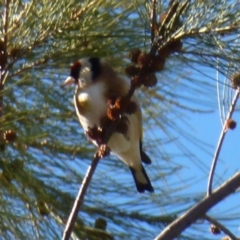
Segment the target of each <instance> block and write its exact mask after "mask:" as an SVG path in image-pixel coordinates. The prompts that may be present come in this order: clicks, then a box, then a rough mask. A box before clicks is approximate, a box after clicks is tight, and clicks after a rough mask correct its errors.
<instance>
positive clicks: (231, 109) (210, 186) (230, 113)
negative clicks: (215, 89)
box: [207, 89, 240, 195]
mask: <svg viewBox="0 0 240 240" xmlns="http://www.w3.org/2000/svg"><path fill="white" fill-rule="evenodd" d="M239 95H240V92H239V89H237V90H236V93H235V96H234V98H233V101H232V104H231V107H230V109H229V112H228V115H227V118H226V121H225V123H224V125H223V128H222V132H221V134H220V137H219V141H218V145H217V148H216V152H215V154H214V157H213V160H212V165H211V169H210V173H209V178H208V188H207V194H208V195H210V194H211V193H212V182H213V176H214V173H215V169H216V165H217V160H218V157H219V154H220V151H221V149H222V144H223V141H224V138H225V135H226V126H227V122H228V120H229V119H231V117H232V115H233V112H234V110H235V107H236V104H237V100H238V98H239Z"/></svg>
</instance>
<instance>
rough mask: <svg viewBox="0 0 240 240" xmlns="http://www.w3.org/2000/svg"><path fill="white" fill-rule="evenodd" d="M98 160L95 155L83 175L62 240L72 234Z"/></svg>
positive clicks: (65, 239) (97, 156)
mask: <svg viewBox="0 0 240 240" xmlns="http://www.w3.org/2000/svg"><path fill="white" fill-rule="evenodd" d="M99 160H100V157H99V155H98V154H97V153H96V154H95V156H94V159H93V161H92V164H91V166H89V168H88V170H87V172H86V174H85V177H84V179H83V181H82V185H81V187H80V189H79V191H78V195H77V197H76V199H75V202H74V205H73V208H72V211H71V213H70V215H69V217H68V221H67V224H66V227H65V229H64V232H63V237H62V240H67V239H69V238H70V236H71V234H72V231H73V227H74V223H75V221H76V219H77V215H78V212H79V210H80V208H81V206H82V204H83V200H84V196H85V194H86V192H87V188H88V186H89V184H90V182H91V179H92V176H93V174H94V172H95V170H96V168H97V165H98V162H99Z"/></svg>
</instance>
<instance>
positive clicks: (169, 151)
mask: <svg viewBox="0 0 240 240" xmlns="http://www.w3.org/2000/svg"><path fill="white" fill-rule="evenodd" d="M154 4H155V5H156V11H153V10H154V9H155V8H154V7H153V6H154ZM239 7H240V6H239V4H238V3H235V2H234V1H233V2H231V3H229V2H228V1H214V3H213V2H211V1H187V0H186V1H179V2H178V1H159V2H158V3H156V2H155V1H152V2H151V1H140V0H136V1H125V0H124V1H111V0H109V1H106V0H105V1H103V0H93V1H75V0H70V1H66V0H62V1H55V2H54V1H47V0H45V1H43V0H38V1H35V0H30V1H22V0H16V1H13V0H2V1H1V2H0V9H1V21H0V121H1V125H0V135H1V137H0V153H1V158H0V169H1V173H0V186H1V187H0V194H1V197H0V206H1V221H0V232H1V237H2V238H3V239H59V238H61V236H62V233H63V231H64V227H65V224H66V221H67V218H68V216H69V213H70V211H71V208H72V205H73V202H74V199H75V197H76V195H77V191H78V188H79V185H80V184H81V183H82V180H83V177H84V175H85V173H86V171H87V167H88V166H89V165H90V164H91V161H92V158H93V154H94V152H95V147H94V146H92V145H91V144H90V143H89V142H88V139H87V138H86V136H85V135H84V132H83V131H82V129H81V127H80V125H79V123H78V119H77V116H76V114H75V110H74V107H73V104H72V102H71V99H72V96H73V93H74V89H71V88H69V89H62V88H61V87H60V85H61V83H62V82H63V81H64V79H65V77H66V76H67V75H68V74H69V67H70V64H71V63H72V62H74V61H76V60H78V59H80V58H82V57H85V56H97V57H104V58H105V59H106V60H107V61H109V62H110V63H111V64H112V65H113V66H114V67H115V69H116V70H117V71H119V72H121V73H123V72H124V69H125V67H126V66H128V65H129V58H128V54H129V53H130V52H131V50H132V49H136V48H137V49H141V51H142V52H143V53H149V51H150V50H151V49H152V51H153V52H154V54H155V53H157V52H159V55H160V56H164V57H163V58H164V63H163V64H162V65H161V67H159V71H158V73H157V78H158V84H157V86H154V87H153V88H145V87H142V88H140V89H139V91H138V97H139V99H140V101H141V104H142V108H143V115H144V130H145V133H144V142H143V147H144V149H147V151H148V152H149V154H150V155H151V158H152V159H154V160H153V163H152V165H151V166H149V167H148V169H147V170H148V172H149V175H150V178H151V179H152V181H153V185H154V187H155V195H150V194H143V195H139V194H137V192H136V190H135V188H134V182H133V181H132V176H131V175H130V173H129V172H128V169H127V167H126V166H124V165H123V163H122V162H120V161H118V160H116V159H115V158H114V157H112V156H109V157H107V158H104V159H102V160H101V161H100V163H99V165H98V168H97V170H96V172H95V174H94V177H93V179H92V180H91V184H90V186H89V188H88V191H87V194H86V196H85V199H84V204H83V207H82V208H81V211H80V213H79V217H78V219H77V221H76V224H75V228H74V231H73V233H72V238H73V239H74V237H75V239H77V238H78V239H153V238H154V237H155V236H156V235H157V234H158V233H159V232H160V231H161V230H163V229H164V228H165V227H166V226H167V225H168V224H170V223H171V222H172V221H173V220H175V219H177V218H178V216H179V215H181V214H182V213H183V212H185V210H186V209H187V208H189V207H190V206H192V205H193V204H194V203H196V202H198V201H200V199H201V198H202V197H203V196H204V194H205V193H202V192H198V191H195V192H194V193H192V192H191V191H189V192H188V190H189V189H188V188H187V187H188V186H192V184H194V183H195V182H194V181H193V180H192V179H189V178H188V176H184V178H183V179H182V178H181V177H179V174H180V172H181V170H182V169H183V168H186V165H187V164H188V162H187V161H189V162H193V164H195V165H196V166H197V167H198V168H199V169H200V171H202V173H203V174H205V179H206V178H207V174H208V170H209V166H208V165H206V162H205V161H204V160H203V159H198V158H197V157H196V156H195V155H194V151H195V149H196V146H197V148H198V151H200V150H202V151H209V148H208V147H207V146H206V145H205V144H204V143H201V142H199V141H198V139H197V138H196V137H195V136H194V134H192V132H191V129H190V128H189V127H188V124H189V123H188V122H187V119H184V117H183V115H184V114H186V113H187V114H193V113H198V112H201V113H208V111H209V110H210V109H211V108H213V107H214V106H213V104H212V103H211V98H210V97H209V98H208V96H210V95H214V94H215V93H214V90H215V80H212V79H211V77H212V74H211V72H209V74H208V73H206V72H205V71H204V69H205V68H209V69H210V68H212V69H217V70H218V71H219V72H220V73H221V74H223V75H225V76H227V77H229V78H230V77H231V76H232V78H231V79H233V80H232V82H231V81H230V82H228V83H224V84H223V85H224V86H226V88H227V86H228V89H231V88H230V87H229V85H231V84H232V85H234V87H235V88H238V81H237V80H236V79H237V78H236V76H238V75H236V74H237V71H238V64H239V53H240V50H239V46H238V45H239V44H238V40H237V37H238V34H239V27H238V26H239V24H240V15H239V14H240V11H239ZM156 39H157V40H156ZM155 41H157V44H156V42H155ZM153 46H156V47H155V49H154V47H153ZM189 71H191V72H194V73H196V72H200V73H201V74H202V75H201V76H202V77H199V76H196V75H194V76H192V75H191V74H190V73H189ZM234 74H235V75H234ZM233 76H235V78H233ZM234 79H235V80H234ZM229 91H232V90H229ZM234 91H235V90H234ZM197 94H202V95H204V96H205V95H206V98H202V97H196V96H198V95H197ZM227 97H228V99H230V97H229V96H227ZM202 99H205V100H206V101H207V103H210V104H211V105H210V107H208V106H207V107H205V106H206V102H202ZM185 122H187V124H186V126H184V124H185ZM190 144H193V145H195V147H193V148H190V147H189V146H190ZM199 149H200V150H199ZM211 153H212V151H211ZM179 157H180V159H181V161H186V162H181V161H179ZM217 177H218V178H217V180H219V182H220V180H221V181H222V179H221V176H220V177H219V176H217ZM133 189H134V190H133ZM238 218H239V214H238V215H237V214H236V215H235V216H231V217H230V220H234V219H238ZM208 221H210V220H209V219H208ZM226 225H227V223H226ZM205 228H206V225H205V224H203V223H202V221H199V222H197V223H196V224H195V225H194V226H193V227H190V228H189V230H188V231H187V232H184V233H182V234H181V237H179V238H178V239H199V235H200V234H201V235H200V236H202V232H203V229H205ZM211 238H212V236H211V235H210V234H209V233H206V234H205V235H204V237H202V238H201V239H211Z"/></svg>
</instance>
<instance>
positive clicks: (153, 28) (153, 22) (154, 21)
mask: <svg viewBox="0 0 240 240" xmlns="http://www.w3.org/2000/svg"><path fill="white" fill-rule="evenodd" d="M156 5H157V1H156V0H152V9H151V16H150V18H151V23H150V27H151V43H152V44H153V41H154V38H155V31H156V24H157V18H156V7H157V6H156Z"/></svg>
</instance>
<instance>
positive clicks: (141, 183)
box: [129, 166, 154, 193]
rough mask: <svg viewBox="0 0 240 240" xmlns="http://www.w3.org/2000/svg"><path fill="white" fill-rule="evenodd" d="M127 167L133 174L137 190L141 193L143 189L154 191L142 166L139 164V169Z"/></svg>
mask: <svg viewBox="0 0 240 240" xmlns="http://www.w3.org/2000/svg"><path fill="white" fill-rule="evenodd" d="M129 168H130V170H131V173H132V175H133V178H134V181H135V184H136V187H137V190H138V192H140V193H143V192H144V191H145V190H146V191H149V192H154V189H153V187H152V184H151V182H150V180H149V177H148V175H147V173H146V171H145V169H144V167H143V166H141V169H135V168H132V167H129Z"/></svg>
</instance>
